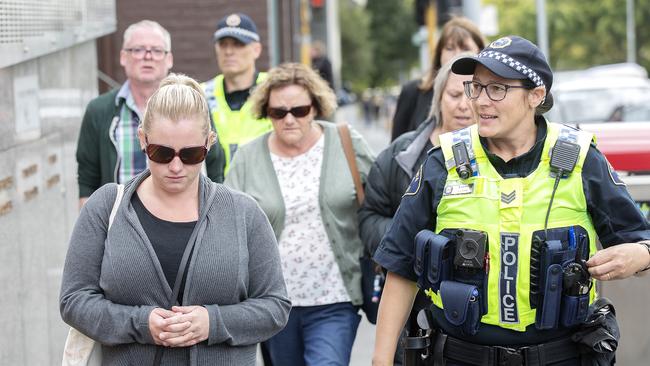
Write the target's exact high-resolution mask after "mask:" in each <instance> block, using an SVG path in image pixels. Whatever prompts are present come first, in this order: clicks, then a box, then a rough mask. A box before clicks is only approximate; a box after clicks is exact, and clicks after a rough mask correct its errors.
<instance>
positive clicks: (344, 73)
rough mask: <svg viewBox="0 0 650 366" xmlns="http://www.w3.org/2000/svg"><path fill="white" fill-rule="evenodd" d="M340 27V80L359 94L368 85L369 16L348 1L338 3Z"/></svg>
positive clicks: (369, 63)
mask: <svg viewBox="0 0 650 366" xmlns="http://www.w3.org/2000/svg"><path fill="white" fill-rule="evenodd" d="M339 20H340V25H341V59H342V60H341V61H342V65H341V78H342V80H343V82H344V83H346V84H349V85H350V86H351V87H352V90H353V91H354V92H356V93H360V92H361V91H363V90H364V89H366V88H367V87H368V85H370V72H371V71H372V69H373V64H372V43H371V42H369V39H370V37H369V27H370V16H369V14H368V13H367V12H365V11H364V9H363V8H362V7H360V6H358V5H356V4H354V3H352V2H350V1H348V0H344V1H341V2H340V3H339Z"/></svg>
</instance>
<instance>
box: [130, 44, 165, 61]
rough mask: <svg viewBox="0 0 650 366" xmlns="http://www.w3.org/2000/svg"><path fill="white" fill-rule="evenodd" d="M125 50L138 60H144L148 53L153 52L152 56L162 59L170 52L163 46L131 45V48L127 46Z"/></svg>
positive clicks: (158, 59)
mask: <svg viewBox="0 0 650 366" xmlns="http://www.w3.org/2000/svg"><path fill="white" fill-rule="evenodd" d="M124 51H126V52H128V53H130V54H131V57H133V58H135V59H137V60H142V59H143V58H145V56H146V55H147V53H150V54H151V58H152V59H154V60H156V61H160V60H162V59H163V58H165V55H167V54H168V53H169V51H167V50H164V49H162V48H156V47H154V48H145V47H131V48H125V49H124Z"/></svg>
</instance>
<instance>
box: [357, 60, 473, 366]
mask: <svg viewBox="0 0 650 366" xmlns="http://www.w3.org/2000/svg"><path fill="white" fill-rule="evenodd" d="M466 80H471V76H467V75H457V74H454V73H452V72H451V63H446V64H445V65H443V66H442V67H441V68H440V71H439V72H438V75H437V76H436V79H435V80H434V83H433V96H434V100H433V102H432V108H431V111H430V113H429V117H428V118H427V119H426V121H425V122H424V123H422V124H421V125H420V126H418V128H417V130H415V131H410V132H407V133H405V134H403V135H402V136H400V137H398V138H397V139H396V140H395V141H393V142H392V143H391V144H390V146H389V147H388V148H386V150H384V151H382V152H381V153H380V154H379V156H377V160H376V161H375V163H374V164H373V165H372V168H371V169H370V173H369V174H368V183H366V199H365V201H364V202H363V205H362V206H361V209H360V210H359V231H360V234H361V240H362V241H363V244H364V249H365V255H366V256H369V257H372V255H373V254H374V253H375V250H376V249H377V247H378V246H379V242H380V241H381V239H382V237H383V236H384V234H385V233H386V232H387V231H388V228H389V227H390V225H391V223H392V221H393V216H394V215H395V213H396V212H397V208H398V207H399V204H400V201H401V200H402V195H403V194H404V192H405V191H406V189H407V188H408V186H409V183H410V182H411V179H412V178H413V176H415V174H416V173H417V170H418V169H419V167H420V165H422V163H423V162H424V160H425V159H426V157H427V153H428V151H429V150H431V148H433V147H434V146H438V145H439V140H438V136H440V135H441V134H443V133H447V132H451V131H454V130H457V129H460V128H463V127H467V126H469V125H470V124H473V123H474V120H473V118H472V111H471V109H470V105H469V99H468V98H467V97H466V96H465V93H464V91H463V88H464V86H463V81H466ZM427 304H428V299H427V297H426V296H425V295H424V294H423V293H421V292H420V293H418V297H417V299H416V302H415V304H414V306H413V310H412V311H411V319H412V320H413V321H415V319H416V318H415V316H416V315H417V313H418V311H419V310H420V309H422V308H424V307H426V306H427ZM407 328H410V331H409V334H410V335H414V334H415V333H416V332H417V330H418V328H417V327H409V326H407ZM402 351H403V350H402V348H401V347H399V346H398V352H397V354H398V356H397V357H396V359H395V363H396V364H402V357H401V355H402Z"/></svg>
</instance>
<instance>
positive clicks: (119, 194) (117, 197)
mask: <svg viewBox="0 0 650 366" xmlns="http://www.w3.org/2000/svg"><path fill="white" fill-rule="evenodd" d="M122 196H124V184H118V185H117V194H116V195H115V203H113V209H112V210H111V215H110V216H109V217H108V228H109V229H110V228H111V225H113V220H115V215H116V214H117V209H118V208H119V207H120V202H121V201H122ZM107 231H108V230H107Z"/></svg>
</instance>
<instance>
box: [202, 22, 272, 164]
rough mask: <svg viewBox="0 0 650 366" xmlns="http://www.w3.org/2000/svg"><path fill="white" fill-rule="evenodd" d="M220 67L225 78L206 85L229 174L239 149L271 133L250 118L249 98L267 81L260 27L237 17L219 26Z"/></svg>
mask: <svg viewBox="0 0 650 366" xmlns="http://www.w3.org/2000/svg"><path fill="white" fill-rule="evenodd" d="M212 38H213V41H214V49H215V52H216V55H217V64H218V65H219V70H221V72H222V74H220V75H217V76H216V77H215V78H213V79H211V80H209V81H206V82H205V83H203V89H204V91H205V95H206V98H207V99H208V105H209V106H210V112H211V114H212V120H213V122H214V126H215V128H216V129H217V136H218V138H219V143H220V144H221V146H222V147H223V150H224V152H225V156H226V169H225V171H226V173H227V172H228V167H229V164H230V161H231V160H232V157H233V155H234V153H235V151H236V150H237V147H238V146H239V145H241V144H244V143H246V142H248V141H251V140H252V139H254V138H256V137H257V136H260V135H261V134H263V133H265V132H269V131H271V129H272V126H271V121H270V120H269V119H267V118H262V119H257V118H255V117H253V115H252V114H251V111H250V109H251V106H250V103H249V102H248V96H249V95H250V91H251V89H252V88H253V87H254V86H255V85H257V84H258V83H260V82H261V81H262V80H264V78H266V73H263V72H258V71H257V69H256V68H255V60H257V59H258V58H259V57H260V54H261V53H262V45H261V43H260V36H259V34H258V33H257V26H256V25H255V23H254V22H253V20H252V19H251V18H250V17H249V16H248V15H246V14H242V13H234V14H230V15H227V16H225V17H223V18H222V19H221V20H219V22H218V23H217V30H216V31H215V32H214V35H213V37H212Z"/></svg>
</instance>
